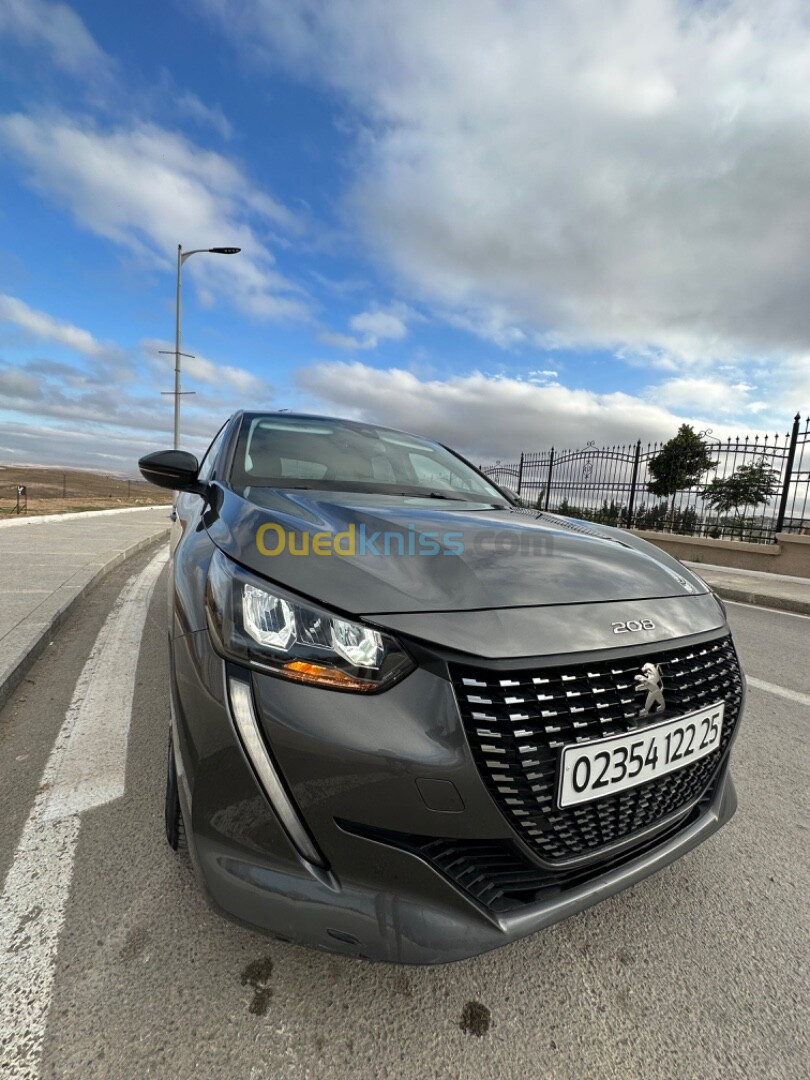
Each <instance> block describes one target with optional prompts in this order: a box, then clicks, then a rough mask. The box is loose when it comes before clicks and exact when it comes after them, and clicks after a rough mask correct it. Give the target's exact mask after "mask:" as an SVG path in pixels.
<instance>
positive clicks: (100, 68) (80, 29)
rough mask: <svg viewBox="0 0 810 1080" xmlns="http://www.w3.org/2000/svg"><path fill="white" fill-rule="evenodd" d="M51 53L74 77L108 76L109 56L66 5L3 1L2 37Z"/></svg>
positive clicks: (0, 14) (33, 0) (0, 9)
mask: <svg viewBox="0 0 810 1080" xmlns="http://www.w3.org/2000/svg"><path fill="white" fill-rule="evenodd" d="M3 35H5V36H7V37H10V38H12V39H13V40H14V41H15V42H16V43H17V44H19V45H21V46H23V47H25V48H30V49H34V50H36V51H37V52H39V51H41V50H44V51H45V52H47V53H49V54H50V56H51V58H52V60H53V61H54V63H56V64H57V65H58V66H59V67H61V68H62V69H63V70H64V71H67V72H68V73H69V74H71V75H80V76H82V77H83V78H87V77H88V75H106V74H108V73H109V72H110V71H111V69H112V61H111V60H110V58H109V56H107V54H106V53H105V52H104V51H103V49H101V48H99V46H98V45H97V44H96V42H95V40H94V39H93V36H92V34H91V33H90V31H89V30H88V29H87V27H86V26H85V25H84V23H83V22H82V20H81V19H80V18H79V16H78V15H77V14H76V12H75V11H73V10H72V8H69V7H68V6H67V4H53V3H48V2H47V0H3V3H2V4H1V5H0V37H1V36H3Z"/></svg>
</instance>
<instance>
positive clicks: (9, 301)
mask: <svg viewBox="0 0 810 1080" xmlns="http://www.w3.org/2000/svg"><path fill="white" fill-rule="evenodd" d="M0 322H3V323H13V324H15V325H16V326H19V327H20V328H21V329H22V330H24V331H26V332H27V333H28V334H30V335H31V336H32V337H34V338H36V339H38V340H40V341H54V342H56V343H57V344H58V345H65V346H67V347H68V348H69V349H75V350H76V351H77V352H80V353H83V354H84V355H85V356H95V357H98V356H102V355H104V353H105V352H109V350H110V345H109V344H106V345H105V344H104V343H103V342H101V341H97V340H96V338H94V337H93V335H92V334H91V333H90V331H89V330H82V329H81V327H79V326H73V324H72V323H67V322H61V321H60V320H59V319H55V318H54V317H53V316H52V315H48V314H47V312H45V311H37V310H36V309H35V308H32V307H29V306H28V304H26V303H25V302H24V301H23V300H20V299H19V298H18V297H16V296H8V295H6V294H4V293H0Z"/></svg>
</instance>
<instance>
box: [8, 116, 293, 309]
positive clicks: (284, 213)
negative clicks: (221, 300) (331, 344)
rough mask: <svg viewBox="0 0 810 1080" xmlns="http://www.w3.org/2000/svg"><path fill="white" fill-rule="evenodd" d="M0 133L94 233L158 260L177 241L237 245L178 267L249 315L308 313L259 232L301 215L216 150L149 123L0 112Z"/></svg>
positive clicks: (163, 260)
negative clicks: (107, 127) (233, 251)
mask: <svg viewBox="0 0 810 1080" xmlns="http://www.w3.org/2000/svg"><path fill="white" fill-rule="evenodd" d="M0 138H2V139H3V140H4V142H5V144H6V148H7V149H8V150H10V151H12V152H13V153H15V154H16V155H17V156H18V157H19V158H20V159H21V160H22V161H23V162H24V163H25V165H26V166H27V167H28V169H29V172H30V177H31V182H32V184H33V185H34V186H35V187H36V188H37V189H38V190H40V191H42V192H43V193H44V194H46V195H47V196H49V197H51V198H53V199H54V200H56V201H57V202H59V203H62V204H65V205H67V206H68V207H69V209H70V210H71V212H72V213H73V216H74V217H75V218H76V220H77V221H78V222H79V223H80V224H81V225H82V226H84V227H85V228H87V229H90V230H91V231H92V232H94V233H96V234H97V235H99V236H103V237H105V238H107V239H109V240H111V241H113V242H114V243H116V244H119V245H121V246H122V247H124V248H126V249H128V250H129V251H132V252H135V253H136V254H137V255H138V256H140V257H141V258H143V259H145V260H148V261H149V262H152V263H154V264H159V265H162V266H164V267H167V268H168V267H170V266H171V265H172V262H173V261H174V258H175V257H176V256H175V254H174V253H175V252H176V244H177V242H178V241H180V242H182V243H183V246H184V247H185V248H186V249H190V248H192V247H206V248H207V247H214V246H218V245H233V246H234V247H241V248H242V253H241V254H240V255H236V256H231V257H227V258H225V257H221V256H215V255H210V256H206V255H200V256H198V257H196V258H195V259H192V260H191V261H190V262H189V263H188V264H187V269H186V273H187V274H188V275H190V277H191V279H192V280H193V281H196V282H198V283H199V284H200V287H201V289H202V290H203V292H204V293H205V292H207V293H208V295H210V296H226V297H227V298H228V299H229V300H230V301H231V303H233V304H234V306H236V307H237V308H239V309H241V310H242V311H245V312H247V313H249V314H251V315H254V316H256V317H259V318H269V319H288V318H303V317H305V316H306V315H307V313H308V301H307V298H306V296H305V295H304V294H303V292H302V290H300V289H299V287H298V286H296V285H295V284H294V283H293V282H291V281H289V280H287V279H286V278H285V277H284V276H283V275H282V274H281V273H280V272H279V271H278V270H277V269H276V267H275V258H274V256H273V254H272V253H271V251H270V250H269V248H268V247H267V246H266V244H265V243H264V242H263V241H262V240H261V239H260V233H261V232H266V231H267V230H269V229H276V230H281V231H283V232H287V233H290V234H297V233H299V232H300V231H301V229H302V225H301V222H300V221H299V219H298V218H297V217H296V216H295V215H294V214H293V213H292V212H291V211H290V210H288V209H287V208H286V207H285V206H283V205H282V204H280V203H279V202H277V201H276V200H275V199H273V198H272V197H271V196H270V195H268V194H267V193H266V192H264V191H261V190H260V189H258V188H256V187H255V186H253V185H252V184H251V183H250V182H249V180H248V179H247V178H246V177H245V176H244V174H243V173H242V172H241V171H240V169H239V168H238V167H237V166H236V165H235V164H234V163H233V162H232V161H229V160H228V159H226V158H225V157H223V156H222V155H221V154H217V153H215V152H213V151H210V150H203V149H201V148H200V147H198V146H195V145H194V144H193V143H192V142H190V141H189V140H188V139H186V138H184V137H183V136H181V135H178V134H176V133H173V132H170V131H166V130H165V129H163V128H160V127H158V126H156V125H154V124H137V125H135V126H134V127H128V128H117V129H115V130H112V131H100V130H97V129H96V128H95V127H94V126H93V125H91V124H89V123H86V124H80V123H79V122H77V121H75V120H72V119H70V118H67V117H64V116H58V117H38V118H33V117H28V116H23V115H21V114H14V115H8V116H4V117H0ZM252 222H255V226H254V224H252Z"/></svg>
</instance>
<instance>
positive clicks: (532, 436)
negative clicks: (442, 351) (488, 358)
mask: <svg viewBox="0 0 810 1080" xmlns="http://www.w3.org/2000/svg"><path fill="white" fill-rule="evenodd" d="M297 379H298V384H299V386H300V387H301V389H303V390H304V391H305V392H307V393H308V394H309V395H311V399H314V400H315V401H316V402H320V403H322V407H323V408H324V409H325V410H328V411H338V412H340V413H341V414H343V415H351V416H357V417H360V418H362V419H365V420H369V421H372V422H376V423H381V424H389V425H391V426H392V427H397V428H403V429H405V430H406V431H414V432H417V433H420V434H424V435H430V436H431V437H433V438H439V439H441V440H442V441H443V442H447V443H449V445H451V446H454V447H456V448H457V449H459V450H462V451H465V452H467V453H468V454H470V455H471V456H473V457H474V458H475V459H476V460H477V461H492V460H495V459H498V458H500V459H504V460H516V459H517V457H518V456H519V454H520V452H521V450H544V449H548V448H549V447H550V446H556V447H557V448H561V447H563V448H572V447H577V446H584V445H585V443H586V442H588V441H589V440H591V439H593V440H595V442H596V444H597V445H598V446H614V445H617V444H624V443H631V442H635V441H636V439H641V440H642V441H643V442H645V443H646V442H655V441H661V440H663V439H667V438H669V437H670V436H671V435H673V434H674V433H675V431H676V430H677V428H678V426H679V425H680V424H681V423H683V422H685V421H686V422H690V423H694V424H695V425H696V427H698V428H705V427H706V426H707V420H706V418H705V417H706V414H705V413H703V412H701V410H700V409H696V410H694V411H690V412H686V413H684V414H678V413H676V412H673V411H671V410H670V409H667V408H665V407H663V405H660V404H655V403H653V402H650V401H647V400H644V399H643V398H641V397H634V396H633V395H630V394H622V393H612V394H597V393H594V392H592V391H590V390H572V389H569V388H568V387H565V386H560V385H558V384H555V385H551V386H537V385H535V384H534V383H532V382H530V381H525V380H522V379H515V378H509V377H508V376H500V377H497V378H494V377H492V376H487V375H484V374H482V373H481V372H474V373H472V374H468V375H459V376H456V377H454V378H450V379H445V380H439V379H420V378H419V377H418V376H416V375H414V374H413V373H412V372H409V371H404V370H397V369H393V370H390V371H380V370H378V369H377V368H373V367H370V366H368V365H366V364H361V363H359V362H355V363H340V362H330V363H321V364H316V365H314V366H313V367H310V368H306V369H304V370H303V371H301V372H299V373H298V377H297ZM719 430H720V429H719V426H718V425H717V424H715V433H717V432H718V431H719ZM732 430H737V431H739V430H740V429H739V428H734V427H732V426H726V427H725V428H724V431H726V432H729V431H732ZM744 430H745V429H743V431H744Z"/></svg>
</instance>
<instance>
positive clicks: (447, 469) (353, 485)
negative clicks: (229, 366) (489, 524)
mask: <svg viewBox="0 0 810 1080" xmlns="http://www.w3.org/2000/svg"><path fill="white" fill-rule="evenodd" d="M230 481H231V486H232V487H234V488H236V489H237V490H243V491H244V490H245V489H250V488H251V487H259V488H261V487H272V488H294V489H310V490H317V491H354V492H375V493H379V494H383V495H405V496H416V497H420V496H421V497H424V498H433V499H445V500H448V501H453V500H458V501H463V502H468V503H469V502H476V503H485V504H488V505H492V506H503V505H504V504H505V500H504V497H503V495H502V494H501V492H500V491H499V490H498V489H497V488H496V487H495V486H494V485H493V484H491V483H490V482H489V481H487V480H486V479H485V478H484V477H482V476H480V475H479V474H478V473H477V472H475V470H474V469H473V468H472V467H471V466H470V465H467V464H466V462H464V461H462V460H461V458H459V457H457V456H456V455H455V454H453V453H451V451H449V450H447V449H445V448H444V447H443V446H440V445H439V444H438V443H434V442H431V441H430V440H428V439H421V438H419V436H417V435H406V434H404V433H403V432H399V431H391V430H388V429H386V428H379V427H374V426H371V425H368V424H362V423H358V422H355V421H348V420H329V419H323V420H321V419H319V418H318V417H294V416H289V417H287V416H283V415H279V414H271V415H263V416H257V415H255V414H251V415H246V416H245V417H244V418H243V420H242V427H241V430H240V432H239V438H238V441H237V446H236V453H235V455H234V460H233V464H232V466H231V475H230Z"/></svg>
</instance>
